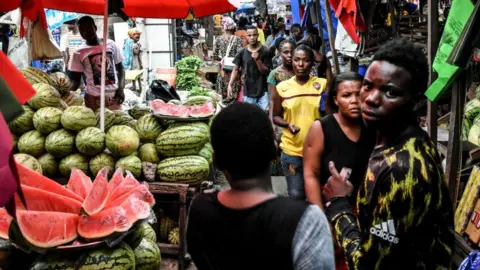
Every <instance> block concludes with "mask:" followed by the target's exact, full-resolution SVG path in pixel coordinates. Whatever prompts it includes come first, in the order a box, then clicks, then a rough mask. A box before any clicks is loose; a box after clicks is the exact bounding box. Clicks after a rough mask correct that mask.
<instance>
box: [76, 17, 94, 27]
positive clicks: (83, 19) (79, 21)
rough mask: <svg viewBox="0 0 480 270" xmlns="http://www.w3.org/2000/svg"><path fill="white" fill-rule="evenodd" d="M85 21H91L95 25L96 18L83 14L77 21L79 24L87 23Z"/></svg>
mask: <svg viewBox="0 0 480 270" xmlns="http://www.w3.org/2000/svg"><path fill="white" fill-rule="evenodd" d="M85 23H91V24H93V25H95V20H94V19H93V18H92V17H90V16H82V17H81V18H80V19H78V21H77V24H78V25H81V24H85Z"/></svg>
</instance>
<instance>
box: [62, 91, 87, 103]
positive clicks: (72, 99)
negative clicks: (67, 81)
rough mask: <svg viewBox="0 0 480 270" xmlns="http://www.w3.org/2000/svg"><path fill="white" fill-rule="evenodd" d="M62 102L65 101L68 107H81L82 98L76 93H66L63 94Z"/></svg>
mask: <svg viewBox="0 0 480 270" xmlns="http://www.w3.org/2000/svg"><path fill="white" fill-rule="evenodd" d="M62 100H63V101H65V103H66V104H67V105H68V106H82V105H83V102H84V100H83V97H82V96H80V94H78V93H77V92H73V91H68V92H67V93H65V94H63V95H62Z"/></svg>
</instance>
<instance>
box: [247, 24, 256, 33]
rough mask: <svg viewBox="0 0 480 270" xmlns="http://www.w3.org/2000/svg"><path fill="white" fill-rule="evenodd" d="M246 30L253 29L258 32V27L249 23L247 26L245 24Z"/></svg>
mask: <svg viewBox="0 0 480 270" xmlns="http://www.w3.org/2000/svg"><path fill="white" fill-rule="evenodd" d="M247 30H255V31H257V32H258V28H257V27H255V26H253V25H249V26H247Z"/></svg>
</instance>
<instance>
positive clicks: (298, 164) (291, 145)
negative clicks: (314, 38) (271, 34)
mask: <svg viewBox="0 0 480 270" xmlns="http://www.w3.org/2000/svg"><path fill="white" fill-rule="evenodd" d="M313 65H314V53H313V51H312V49H310V47H308V46H306V45H300V46H298V47H297V48H296V49H295V51H294V54H293V70H294V72H295V76H293V77H292V78H291V79H289V80H286V81H283V82H282V83H280V84H279V85H277V91H276V92H275V93H273V95H274V96H273V98H272V100H273V112H272V113H273V123H274V124H275V125H277V126H279V127H282V128H284V130H283V133H282V142H281V143H280V148H281V149H282V155H281V161H282V169H283V172H284V174H285V176H286V178H287V189H288V196H289V197H290V198H293V199H298V200H305V199H306V197H305V188H304V182H303V156H302V151H303V143H304V141H305V138H306V136H307V134H308V130H309V129H310V127H311V126H312V124H313V122H314V121H315V120H316V119H318V118H320V112H319V105H320V99H321V98H322V93H323V91H325V88H326V85H327V80H326V79H323V78H317V77H314V76H311V75H310V71H311V69H312V67H313Z"/></svg>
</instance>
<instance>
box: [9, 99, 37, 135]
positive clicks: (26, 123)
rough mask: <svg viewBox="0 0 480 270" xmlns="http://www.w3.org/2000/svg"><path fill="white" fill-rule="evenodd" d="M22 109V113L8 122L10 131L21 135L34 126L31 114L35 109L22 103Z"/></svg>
mask: <svg viewBox="0 0 480 270" xmlns="http://www.w3.org/2000/svg"><path fill="white" fill-rule="evenodd" d="M22 109H23V113H22V114H21V115H20V116H18V117H17V118H15V119H14V120H12V121H10V123H9V124H8V128H9V129H10V131H11V132H12V133H14V134H17V135H22V134H23V133H25V132H27V131H30V130H32V129H33V128H34V126H33V115H34V114H35V111H34V110H33V109H32V108H31V107H30V106H28V105H22Z"/></svg>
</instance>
